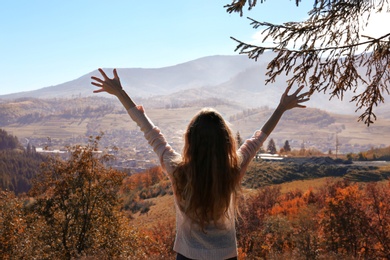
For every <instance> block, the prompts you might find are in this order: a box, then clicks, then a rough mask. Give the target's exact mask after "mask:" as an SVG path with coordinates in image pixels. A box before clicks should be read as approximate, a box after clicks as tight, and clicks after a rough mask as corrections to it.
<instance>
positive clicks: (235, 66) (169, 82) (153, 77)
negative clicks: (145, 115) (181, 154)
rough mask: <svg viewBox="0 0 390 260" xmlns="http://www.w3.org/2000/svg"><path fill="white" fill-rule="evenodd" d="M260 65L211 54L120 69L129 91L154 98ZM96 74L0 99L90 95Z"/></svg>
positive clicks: (232, 57) (211, 83) (222, 80)
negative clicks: (149, 66) (152, 66)
mask: <svg viewBox="0 0 390 260" xmlns="http://www.w3.org/2000/svg"><path fill="white" fill-rule="evenodd" d="M266 56H267V55H265V56H264V57H266ZM256 65H257V63H256V62H254V61H253V60H250V59H248V58H247V57H246V56H239V55H234V56H209V57H204V58H200V59H197V60H193V61H189V62H186V63H182V64H178V65H175V66H170V67H164V68H155V69H142V68H118V74H119V76H120V78H121V81H122V84H123V87H124V88H125V89H126V90H127V91H129V92H130V93H133V95H134V96H138V97H150V96H154V95H162V94H169V93H173V92H175V91H179V90H185V89H188V88H195V87H203V86H212V85H217V84H220V83H222V82H225V81H226V80H228V79H229V78H231V77H233V76H234V75H236V74H237V73H240V72H241V71H242V70H245V69H246V68H249V67H252V66H256ZM106 71H109V75H111V71H112V69H106ZM92 75H100V74H99V73H98V72H97V71H93V72H91V73H88V74H86V75H84V76H81V77H80V78H78V79H75V80H72V81H69V82H65V83H63V84H59V85H56V86H50V87H45V88H42V89H38V90H34V91H28V92H21V93H14V94H9V95H3V96H0V99H15V98H21V97H35V98H53V97H62V98H64V97H80V96H89V95H92V91H93V89H95V87H94V86H92V85H91V84H90V82H91V76H92Z"/></svg>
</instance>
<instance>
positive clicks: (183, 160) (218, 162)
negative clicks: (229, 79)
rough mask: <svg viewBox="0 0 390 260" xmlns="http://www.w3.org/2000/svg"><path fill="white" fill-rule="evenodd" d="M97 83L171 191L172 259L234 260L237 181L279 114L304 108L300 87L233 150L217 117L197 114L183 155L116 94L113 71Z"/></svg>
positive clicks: (118, 89) (141, 111)
mask: <svg viewBox="0 0 390 260" xmlns="http://www.w3.org/2000/svg"><path fill="white" fill-rule="evenodd" d="M99 72H100V73H101V74H102V79H101V78H98V77H92V79H93V80H94V82H92V84H93V85H95V86H97V87H99V89H98V90H95V91H94V93H99V92H107V93H109V94H112V95H115V96H116V97H118V99H119V100H120V102H121V103H122V104H123V106H124V107H125V108H126V110H127V112H128V113H129V115H130V117H131V118H132V119H133V120H134V121H135V122H136V123H137V124H138V126H139V127H140V128H141V131H143V133H144V135H145V138H146V139H147V141H148V142H149V144H150V145H151V147H152V148H153V150H154V151H155V153H156V154H157V155H158V157H159V159H160V163H161V166H162V167H163V169H164V170H165V171H166V173H167V174H168V176H169V178H170V180H171V182H172V186H173V191H174V195H175V196H174V197H175V206H176V239H175V244H174V250H175V251H176V252H177V258H176V259H237V242H236V231H235V218H236V215H237V212H238V210H237V196H238V193H239V191H240V183H241V179H242V177H243V175H244V173H245V171H246V168H247V166H248V164H249V162H250V161H251V160H252V159H253V157H254V156H255V154H256V152H257V151H258V150H259V149H260V147H261V146H262V144H263V142H264V141H265V139H266V138H267V137H268V136H269V135H270V134H271V132H272V130H273V129H274V128H275V126H276V124H277V123H278V121H279V119H280V118H281V117H282V115H283V113H284V112H285V111H287V110H289V109H292V108H295V107H300V108H304V107H305V106H304V105H302V103H304V102H306V101H308V100H309V98H308V92H306V93H303V94H299V93H300V91H301V90H302V88H303V86H301V87H299V88H298V89H297V90H296V91H295V93H293V94H292V95H288V92H289V90H290V88H289V87H288V88H287V89H286V91H285V92H284V94H283V95H282V98H281V100H280V103H279V105H278V107H277V108H276V109H275V111H274V113H273V114H272V116H271V117H270V118H269V120H268V121H267V122H266V123H265V125H264V126H263V127H262V128H261V131H256V132H255V133H254V135H253V136H252V138H250V139H248V140H246V141H245V143H244V144H243V145H242V146H241V147H240V148H239V149H238V150H236V141H235V139H234V137H233V134H232V132H231V130H230V129H229V127H228V126H227V124H226V122H225V121H224V120H223V118H222V117H221V115H220V114H219V113H218V112H216V111H215V110H213V109H203V110H201V111H200V112H199V113H198V114H197V115H195V116H194V118H193V119H192V120H191V122H190V123H189V125H188V128H187V131H186V133H185V136H184V137H185V143H184V149H183V154H182V155H180V154H178V153H176V152H175V151H174V150H173V149H172V147H171V146H170V145H169V144H168V143H167V141H166V140H165V138H164V136H163V135H162V134H161V132H160V129H158V128H157V127H156V126H154V124H153V123H152V121H151V120H150V119H149V118H148V117H147V116H146V114H145V112H144V109H143V107H142V106H136V104H135V103H134V102H133V101H132V99H131V98H130V97H129V96H128V95H127V94H126V92H125V91H124V90H123V89H122V86H121V83H120V80H119V77H118V74H117V71H116V69H114V71H113V73H114V78H112V79H110V78H108V77H107V75H106V74H105V73H104V71H103V70H102V69H99Z"/></svg>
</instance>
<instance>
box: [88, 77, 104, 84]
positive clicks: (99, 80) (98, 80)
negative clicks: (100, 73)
mask: <svg viewBox="0 0 390 260" xmlns="http://www.w3.org/2000/svg"><path fill="white" fill-rule="evenodd" d="M91 79H93V80H96V81H97V82H100V83H103V82H104V81H103V80H102V79H100V78H98V77H91Z"/></svg>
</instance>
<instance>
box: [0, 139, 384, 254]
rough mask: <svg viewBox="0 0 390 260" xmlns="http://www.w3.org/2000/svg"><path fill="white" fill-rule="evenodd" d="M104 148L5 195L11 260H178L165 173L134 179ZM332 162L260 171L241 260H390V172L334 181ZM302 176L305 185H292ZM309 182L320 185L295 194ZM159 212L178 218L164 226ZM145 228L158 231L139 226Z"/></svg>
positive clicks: (74, 155) (243, 229)
mask: <svg viewBox="0 0 390 260" xmlns="http://www.w3.org/2000/svg"><path fill="white" fill-rule="evenodd" d="M2 136H3V140H4V139H7V140H14V141H15V142H14V144H13V145H12V147H13V148H12V149H8V151H12V150H15V147H19V146H18V144H17V142H16V139H15V137H12V136H11V135H8V134H7V133H6V132H2ZM4 137H6V138H4ZM7 137H8V138H7ZM100 139H101V137H100V136H96V137H90V139H89V143H88V145H86V146H84V145H83V146H81V145H76V146H73V147H71V148H69V154H70V156H69V158H68V159H66V160H64V159H60V158H55V157H48V158H46V159H45V160H43V162H42V163H41V167H40V168H39V172H38V173H37V174H36V175H34V176H32V178H31V189H29V190H28V191H27V192H24V193H20V194H15V192H13V191H11V190H5V189H3V190H2V191H1V193H0V196H1V199H0V208H1V213H0V255H1V258H2V259H24V258H26V257H28V258H32V259H75V258H79V259H95V258H99V259H113V258H117V259H167V258H168V259H170V258H173V257H174V254H175V253H174V252H173V250H172V248H173V241H174V237H175V224H174V223H175V222H174V215H172V214H173V213H172V212H174V207H173V196H172V189H171V185H170V182H169V180H168V178H167V177H166V175H165V174H164V173H163V171H162V169H161V168H160V167H154V168H151V169H149V170H147V171H145V172H142V173H137V174H132V175H128V174H125V173H123V172H120V171H117V170H115V169H112V168H109V167H107V166H106V165H107V163H108V162H109V161H110V160H111V159H112V156H111V155H109V154H96V153H95V151H96V150H97V148H98V144H99V141H100ZM7 142H9V141H7ZM3 143H4V142H3ZM18 149H19V150H20V149H22V148H18ZM373 152H374V151H371V154H373ZM379 152H380V151H376V153H379ZM19 153H20V154H27V151H19ZM369 154H370V153H367V154H365V155H366V156H370V155H369ZM324 158H325V159H321V160H322V164H321V163H319V162H318V160H319V159H314V158H312V159H310V158H301V160H304V162H305V163H298V162H291V161H290V162H285V163H275V162H268V161H254V162H253V163H252V164H251V167H250V168H249V169H248V172H247V176H246V178H245V179H244V181H243V191H242V198H241V199H242V203H240V205H241V206H240V212H241V214H240V216H239V217H238V218H237V232H238V248H239V259H282V258H284V259H286V258H287V259H389V258H388V256H389V255H390V247H389V245H390V181H389V180H388V176H389V175H390V167H389V166H381V167H371V168H370V167H363V168H359V171H358V170H357V168H348V166H347V165H348V164H346V166H345V168H344V167H341V169H342V170H339V171H338V173H337V174H333V175H332V174H329V172H334V170H335V169H336V168H335V167H336V163H335V162H334V161H335V160H332V159H330V158H327V157H324ZM15 159H17V158H15ZM315 161H317V162H315ZM325 162H326V163H325ZM23 167H27V166H23V164H21V168H23ZM294 169H295V171H296V172H300V175H298V174H296V175H295V176H293V177H291V176H290V178H288V179H287V178H286V177H288V176H289V175H290V173H291V172H293V170H294ZM351 169H352V170H351ZM356 171H358V173H356ZM370 174H371V175H370ZM329 176H330V177H329ZM359 176H360V178H359ZM362 176H369V177H370V176H371V177H370V178H367V177H364V178H363V177H362ZM372 176H373V177H372ZM353 177H354V178H353ZM308 179H312V180H313V179H317V180H318V182H319V183H320V184H318V185H316V186H315V187H305V186H302V187H301V186H299V185H298V186H294V181H296V180H301V181H304V180H308ZM280 183H291V184H288V187H289V188H288V189H287V190H286V189H283V190H282V188H281V186H280V185H278V184H280ZM162 201H169V203H168V204H164V203H163V202H162ZM154 208H156V209H160V208H164V210H165V211H168V212H169V214H166V215H165V216H164V217H162V218H161V217H156V216H155V215H154V214H153V213H152V211H153V210H154ZM172 216H173V217H172ZM142 218H144V219H147V220H148V223H149V224H145V225H140V224H137V223H139V222H137V220H140V219H142Z"/></svg>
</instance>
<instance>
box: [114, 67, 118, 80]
mask: <svg viewBox="0 0 390 260" xmlns="http://www.w3.org/2000/svg"><path fill="white" fill-rule="evenodd" d="M113 72H114V78H115V79H119V77H118V72H116V69H114V71H113Z"/></svg>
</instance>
